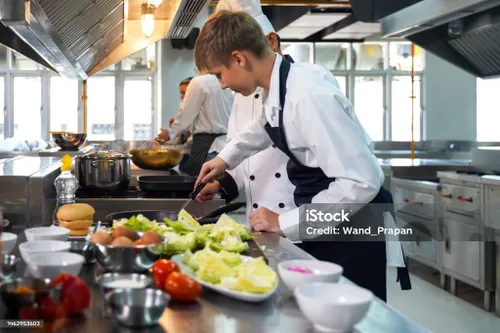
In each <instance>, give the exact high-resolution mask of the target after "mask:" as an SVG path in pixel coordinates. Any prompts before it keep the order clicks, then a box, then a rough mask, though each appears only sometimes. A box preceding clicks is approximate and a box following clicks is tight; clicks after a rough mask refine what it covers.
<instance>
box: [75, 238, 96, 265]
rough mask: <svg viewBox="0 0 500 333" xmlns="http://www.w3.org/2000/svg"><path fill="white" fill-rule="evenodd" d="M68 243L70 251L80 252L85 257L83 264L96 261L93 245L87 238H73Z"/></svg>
mask: <svg viewBox="0 0 500 333" xmlns="http://www.w3.org/2000/svg"><path fill="white" fill-rule="evenodd" d="M69 243H70V246H71V247H70V249H69V251H70V252H73V253H78V254H81V255H82V256H83V257H84V258H85V264H91V263H94V262H95V261H96V259H95V247H94V246H92V243H90V242H89V241H88V240H75V241H71V242H69Z"/></svg>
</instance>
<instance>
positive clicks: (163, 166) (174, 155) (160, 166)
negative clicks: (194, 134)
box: [130, 148, 184, 170]
mask: <svg viewBox="0 0 500 333" xmlns="http://www.w3.org/2000/svg"><path fill="white" fill-rule="evenodd" d="M130 155H132V162H133V163H134V164H135V165H137V166H138V167H139V168H141V169H145V170H169V169H172V168H174V167H176V166H177V165H178V164H179V163H180V162H181V160H182V157H183V156H184V150H183V149H179V148H159V149H132V150H130Z"/></svg>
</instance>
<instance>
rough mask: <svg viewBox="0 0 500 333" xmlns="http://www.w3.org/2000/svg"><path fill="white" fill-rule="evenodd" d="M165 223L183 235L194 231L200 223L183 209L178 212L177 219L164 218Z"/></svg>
mask: <svg viewBox="0 0 500 333" xmlns="http://www.w3.org/2000/svg"><path fill="white" fill-rule="evenodd" d="M164 221H165V224H166V225H168V226H169V227H171V228H172V229H174V230H175V232H177V233H179V234H181V235H185V234H187V233H190V232H193V231H196V230H197V229H199V228H200V227H201V225H200V224H199V223H198V221H196V220H195V219H194V218H193V217H192V216H191V215H189V213H188V212H186V211H185V210H184V209H183V210H181V211H180V212H179V219H178V220H177V221H172V220H170V219H168V218H165V219H164Z"/></svg>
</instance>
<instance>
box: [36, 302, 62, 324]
mask: <svg viewBox="0 0 500 333" xmlns="http://www.w3.org/2000/svg"><path fill="white" fill-rule="evenodd" d="M57 305H58V304H57V303H56V301H54V299H53V298H52V297H50V296H45V297H44V298H42V299H41V300H40V302H38V313H39V314H40V315H41V316H42V318H40V319H44V320H48V321H51V320H54V319H55V318H56V310H57Z"/></svg>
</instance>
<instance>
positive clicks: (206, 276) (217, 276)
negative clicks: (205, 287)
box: [196, 256, 235, 284]
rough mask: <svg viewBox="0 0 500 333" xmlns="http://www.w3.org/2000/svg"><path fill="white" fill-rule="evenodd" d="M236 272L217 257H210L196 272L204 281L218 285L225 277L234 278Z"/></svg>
mask: <svg viewBox="0 0 500 333" xmlns="http://www.w3.org/2000/svg"><path fill="white" fill-rule="evenodd" d="M234 274H235V270H234V269H233V268H231V267H230V266H228V265H227V264H226V263H225V262H224V261H223V260H222V259H221V258H219V257H217V256H208V257H207V258H206V259H205V260H204V261H203V262H202V264H201V265H200V268H199V269H198V270H197V271H196V276H197V277H198V278H200V279H202V280H203V281H207V282H210V283H214V284H218V283H219V282H220V281H221V278H223V277H229V276H234Z"/></svg>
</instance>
